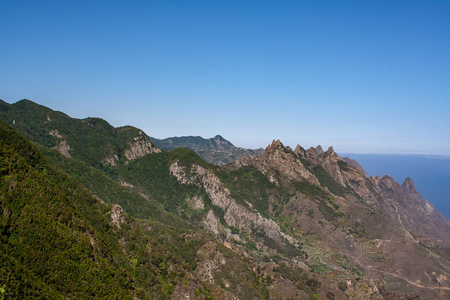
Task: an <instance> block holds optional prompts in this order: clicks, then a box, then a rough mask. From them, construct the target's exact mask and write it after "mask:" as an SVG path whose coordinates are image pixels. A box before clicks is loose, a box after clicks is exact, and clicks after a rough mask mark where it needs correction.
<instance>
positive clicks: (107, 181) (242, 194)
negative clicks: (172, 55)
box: [0, 101, 450, 299]
mask: <svg viewBox="0 0 450 300" xmlns="http://www.w3.org/2000/svg"><path fill="white" fill-rule="evenodd" d="M0 118H2V119H3V120H5V121H7V122H8V124H10V125H11V126H12V128H14V129H16V130H17V131H19V132H20V133H22V134H23V135H24V136H25V137H27V138H28V139H29V140H31V141H32V142H34V143H35V144H34V146H31V145H30V146H28V147H34V148H35V150H36V151H40V152H42V153H43V154H44V155H45V157H43V156H42V155H41V156H40V157H42V159H45V160H46V161H47V163H48V164H51V165H52V169H51V170H50V169H49V168H36V170H35V172H36V174H38V175H39V176H40V177H42V178H45V177H46V176H48V174H52V172H53V171H52V170H58V171H57V172H58V174H66V173H67V174H68V175H60V176H66V177H67V178H70V180H72V181H73V182H74V183H73V184H76V185H77V186H79V187H80V189H82V190H83V191H85V193H87V195H90V196H86V198H83V199H85V200H77V203H80V204H79V205H78V206H76V207H75V208H74V209H73V210H72V211H69V212H68V213H70V216H73V215H76V216H77V217H80V218H81V217H83V218H85V219H86V220H92V221H89V222H90V223H89V222H88V221H85V223H86V224H87V225H86V226H89V224H92V226H96V227H95V229H96V230H97V232H96V234H97V235H98V238H99V239H102V240H104V241H105V247H107V250H104V251H102V252H101V253H111V255H107V257H110V261H111V262H114V263H116V266H117V268H116V270H123V273H121V274H124V275H123V276H124V277H123V278H127V280H125V281H126V282H128V285H127V284H123V285H118V286H117V291H118V293H119V292H120V293H122V292H123V293H124V295H132V296H133V297H135V298H140V299H151V298H172V299H181V298H183V299H186V298H191V299H192V298H200V299H208V298H210V299H212V298H215V299H236V298H237V299H415V298H423V299H441V298H447V299H448V298H450V281H449V278H450V221H449V220H448V219H447V218H445V217H444V216H442V215H441V214H440V213H439V212H437V211H436V210H435V209H434V207H433V206H432V205H431V204H430V203H429V202H427V201H426V200H424V199H423V198H422V197H421V195H420V194H419V192H418V191H416V189H415V185H414V182H413V181H412V179H410V178H407V179H406V180H405V182H404V183H403V184H402V185H400V184H398V183H397V182H396V181H395V180H394V179H392V178H391V177H389V176H384V177H379V176H377V177H368V176H366V175H365V174H364V171H363V170H362V168H360V166H359V165H358V164H356V163H354V162H352V161H349V160H348V159H345V158H341V157H340V156H339V155H338V154H336V153H335V152H334V150H333V148H332V147H330V148H329V149H328V150H327V151H323V149H322V148H321V147H317V148H309V149H304V148H302V147H301V146H297V147H296V148H295V150H292V149H291V148H289V147H285V146H284V145H283V144H282V143H281V142H280V141H278V140H275V141H273V143H272V144H270V145H268V146H267V147H266V149H265V150H264V151H263V152H262V153H261V154H260V155H258V156H243V157H242V158H241V159H239V160H237V161H235V162H233V163H230V164H227V165H224V166H218V165H214V164H210V163H208V162H205V161H204V160H203V159H202V158H201V157H200V156H198V155H197V154H196V153H195V152H193V151H191V150H189V149H185V148H177V149H174V150H170V151H165V150H160V149H159V148H158V147H156V146H155V145H154V143H153V142H152V141H151V140H150V139H149V138H148V137H147V135H146V134H145V133H143V132H141V131H140V130H139V129H136V128H132V127H122V128H114V127H112V126H110V125H109V124H108V123H107V122H105V121H103V120H100V119H95V120H96V122H94V123H93V122H92V121H87V120H92V118H89V119H85V120H77V119H72V118H70V117H68V116H67V115H65V114H63V113H58V112H54V111H52V110H51V109H48V108H45V107H42V106H40V105H37V104H35V103H33V102H31V101H25V102H23V101H19V102H18V103H15V104H7V103H2V104H1V105H0ZM49 119H50V120H49ZM69 125H70V126H69ZM5 126H6V125H5ZM12 128H9V129H8V130H9V131H8V133H7V134H5V135H4V136H5V137H2V143H3V144H5V145H9V144H10V143H12V142H11V141H10V140H8V139H7V138H6V136H9V135H11V136H13V134H12V133H10V132H14V131H13V129H12ZM55 131H57V132H58V134H57V135H56V134H55ZM125 133H126V134H125ZM15 135H17V134H15ZM219 140H220V139H219ZM62 141H65V145H66V146H67V147H70V148H69V149H68V150H67V152H68V153H67V152H66V151H65V150H64V149H66V148H65V147H60V145H61V142H62ZM21 143H23V144H24V143H26V142H25V141H24V140H23V138H22V142H21ZM79 143H84V144H83V145H80V144H79ZM220 144H221V145H222V146H223V147H226V145H228V143H222V142H221V143H220ZM16 148H17V150H19V149H20V147H16ZM62 148H63V149H62ZM127 151H128V152H127ZM126 153H134V154H133V155H126ZM67 154H69V155H67ZM5 157H6V156H5ZM2 161H3V160H2ZM4 161H5V162H6V161H9V158H8V159H6V160H4ZM16 165H17V170H18V172H22V171H20V170H22V169H24V168H26V167H25V166H24V165H22V164H16ZM59 168H60V169H59ZM10 169H11V167H9V166H8V167H5V168H3V169H2V170H10ZM62 170H63V171H62ZM55 172H56V171H55ZM64 172H66V173H64ZM4 174H5V175H4ZM66 177H64V178H66ZM10 178H11V177H10V176H9V175H8V174H7V173H2V180H4V181H5V182H6V184H5V185H4V187H5V189H7V187H8V186H11V184H12V183H11V182H10V181H9V180H10ZM28 182H31V183H33V182H34V179H31V178H30V179H29V180H28ZM75 182H76V183H75ZM32 185H33V186H36V185H37V184H32ZM40 185H44V184H40ZM66 187H67V185H65V184H62V185H61V187H59V189H61V190H62V191H65V189H66ZM2 188H3V185H2ZM17 192H18V193H21V194H20V196H19V198H20V199H22V198H23V199H24V201H25V199H26V201H25V202H24V203H28V202H30V203H32V204H33V203H34V202H33V201H35V200H34V199H35V198H36V199H40V198H46V195H47V193H48V197H47V198H48V200H46V201H50V202H49V203H52V202H53V201H56V200H53V198H52V197H51V196H52V195H53V193H52V192H51V191H50V190H49V191H48V192H47V191H44V192H42V193H41V194H39V195H40V196H39V197H40V198H39V197H35V196H34V194H35V193H34V192H31V193H30V192H29V189H27V188H26V187H19V188H17ZM64 193H66V194H67V195H74V194H79V192H74V190H73V189H72V190H69V191H66V192H64ZM2 195H3V193H2ZM23 195H28V196H27V197H28V198H27V197H25V196H23ZM94 200H95V201H94ZM1 201H2V212H3V213H2V215H1V216H2V219H1V224H2V226H3V227H2V229H1V230H2V231H1V232H2V239H3V241H9V236H8V234H7V232H11V230H10V229H9V228H11V227H7V226H5V225H4V224H6V223H8V222H9V223H11V222H16V221H15V220H16V219H17V217H16V215H14V214H11V215H10V217H8V216H9V214H8V213H4V212H5V211H10V210H11V209H12V208H9V207H10V206H8V205H10V204H7V203H9V202H6V201H5V200H4V198H1ZM40 201H41V200H39V201H37V202H40ZM93 201H94V202H93ZM35 202H36V201H35ZM85 202H87V203H94V204H89V205H91V206H89V205H88V204H83V203H85ZM5 203H6V204H5ZM25 205H26V204H25ZM30 205H31V204H30ZM33 205H34V204H33ZM47 206H49V208H50V207H52V206H51V205H43V206H42V207H41V209H42V211H43V212H45V210H46V209H47ZM55 206H56V207H64V206H63V205H62V204H58V203H56V204H55ZM3 207H7V209H6V210H5V209H4V208H3ZM11 207H17V209H19V211H23V215H24V218H25V219H26V220H28V219H30V218H32V210H31V211H30V210H21V207H23V206H11ZM78 207H79V208H78ZM49 216H53V215H52V214H49ZM88 217H89V218H93V219H88ZM94 217H95V218H94ZM8 218H9V219H8ZM27 218H28V219H27ZM97 218H98V220H97ZM101 218H103V219H102V220H103V221H101V220H100V219H101ZM50 219H53V217H51V218H50ZM5 220H9V221H5ZM83 220H84V219H83ZM98 224H99V225H98ZM102 224H103V225H102ZM117 224H118V225H120V228H119V227H118V226H117ZM85 228H90V227H85ZM97 228H98V229H97ZM8 230H9V231H8ZM29 230H30V234H32V233H33V232H36V233H37V235H39V234H38V233H39V231H37V229H36V228H35V227H30V229H29ZM89 232H92V230H91V231H89ZM10 235H12V234H10ZM97 235H96V236H95V237H97ZM16 240H18V241H20V242H24V241H27V239H26V238H23V234H22V233H21V232H18V233H17V238H16ZM45 241H46V243H50V242H51V239H47V240H45ZM86 241H88V240H86ZM94 241H96V239H95V238H94ZM9 243H10V246H8V247H9V248H3V249H7V250H6V251H5V250H3V251H4V252H2V257H5V258H7V259H6V260H5V259H3V260H4V261H9V260H17V261H20V262H22V261H24V260H23V259H21V258H20V257H21V256H20V255H19V254H20V253H19V252H20V251H19V250H20V249H23V247H22V246H21V245H17V244H12V242H9ZM46 243H44V244H46ZM2 244H3V243H2ZM73 244H74V245H76V243H73ZM85 244H86V245H87V246H88V244H87V243H85ZM50 245H51V247H54V248H55V253H58V252H59V251H62V252H63V253H64V251H63V249H64V247H63V248H62V249H60V248H59V246H58V245H55V244H50ZM83 245H84V244H83ZM102 245H103V244H102ZM62 246H64V245H62ZM108 249H111V250H108ZM117 249H119V250H117ZM120 250H121V251H120ZM83 251H87V250H83ZM108 251H110V252H108ZM78 253H79V252H75V254H73V255H72V256H71V257H70V258H72V259H73V258H75V259H76V258H77V257H79V254H78ZM83 253H84V252H83ZM86 253H89V252H86ZM88 257H94V258H95V255H91V256H88ZM67 259H69V258H68V257H65V256H61V261H63V262H64V261H66V260H67ZM45 261H46V260H43V261H42V263H45ZM87 262H88V260H87ZM105 263H106V262H105ZM30 265H31V266H30ZM24 266H25V267H27V268H31V267H32V266H33V264H32V261H24ZM2 270H8V268H5V269H3V267H2ZM33 270H34V269H33ZM81 270H84V269H81ZM66 271H67V269H66ZM33 272H35V273H36V274H38V275H39V274H43V273H42V272H43V271H42V270H40V269H37V270H36V271H33ZM67 272H69V273H70V271H67ZM44 274H46V273H44ZM102 276H103V277H102ZM3 278H8V279H7V280H5V279H3ZM108 278H110V277H108V276H107V275H105V274H100V275H99V277H98V280H100V281H101V282H102V283H101V284H105V285H106V284H108V282H109V281H108ZM0 280H1V281H0V286H2V285H3V284H6V290H7V291H8V289H9V287H10V286H15V287H16V288H15V289H17V290H20V286H21V285H20V283H21V282H22V281H21V280H23V279H16V278H14V277H13V276H12V275H11V274H10V273H8V274H7V275H6V276H4V275H2V276H1V277H0ZM39 280H40V281H39ZM27 282H30V284H32V285H36V286H38V285H39V284H44V283H45V284H46V285H50V284H51V283H52V281H49V279H48V278H47V277H45V276H43V277H41V279H39V278H38V277H37V276H36V277H30V279H28V281H27ZM61 285H62V286H63V287H65V286H66V285H70V284H69V282H67V281H61ZM93 286H95V284H94V283H93ZM92 288H93V287H92ZM67 289H68V288H66V290H67ZM66 290H64V291H63V292H61V297H66V298H67V297H69V298H70V297H72V298H73V297H74V296H73V295H72V294H70V293H67V292H66ZM89 291H92V290H89ZM77 295H83V297H85V298H89V296H88V294H86V293H81V292H80V294H77ZM91 295H95V291H94V292H92V294H91ZM91 297H93V296H91ZM105 297H107V298H111V297H114V296H113V295H106V296H105ZM118 297H122V296H118ZM78 298H79V297H78Z"/></svg>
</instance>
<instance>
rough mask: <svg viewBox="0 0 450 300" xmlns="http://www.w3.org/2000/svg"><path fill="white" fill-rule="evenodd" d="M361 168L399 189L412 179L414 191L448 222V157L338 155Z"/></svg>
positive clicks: (449, 179) (449, 172)
mask: <svg viewBox="0 0 450 300" xmlns="http://www.w3.org/2000/svg"><path fill="white" fill-rule="evenodd" d="M339 155H340V156H341V157H344V156H347V157H350V158H352V159H354V160H356V161H357V162H359V163H360V164H361V166H362V167H363V168H364V169H365V170H366V172H367V173H368V174H369V175H372V176H376V175H380V176H381V177H383V176H384V175H389V176H391V177H393V178H394V179H395V181H397V182H398V183H399V184H400V185H401V184H402V183H403V181H404V180H405V178H406V177H410V178H412V180H413V181H414V183H415V186H416V190H417V191H418V192H419V193H420V194H421V195H422V197H424V198H425V199H426V200H428V201H430V202H431V204H433V206H434V207H435V208H436V209H437V210H438V211H439V212H440V213H442V214H443V215H444V216H446V217H447V218H449V219H450V157H442V156H431V155H381V154H342V155H341V154H339Z"/></svg>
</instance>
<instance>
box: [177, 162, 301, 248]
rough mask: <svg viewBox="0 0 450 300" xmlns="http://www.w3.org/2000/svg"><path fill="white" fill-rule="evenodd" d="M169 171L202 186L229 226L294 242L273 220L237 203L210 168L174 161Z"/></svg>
mask: <svg viewBox="0 0 450 300" xmlns="http://www.w3.org/2000/svg"><path fill="white" fill-rule="evenodd" d="M170 173H171V174H172V175H173V176H175V177H176V178H177V180H178V182H180V183H182V184H194V185H196V186H203V187H204V189H205V191H206V193H207V194H208V196H209V198H210V199H211V203H212V204H214V205H216V206H218V207H220V208H221V209H223V211H224V219H225V221H226V223H227V224H228V225H229V226H232V227H236V228H238V229H244V230H248V231H250V232H252V231H254V230H258V231H260V232H262V233H263V234H265V235H266V236H268V237H269V238H271V239H273V240H275V241H277V242H279V243H284V240H285V239H286V240H288V241H289V242H291V243H294V239H293V238H292V237H291V236H289V235H286V234H284V233H283V232H281V229H280V226H278V224H276V223H275V222H274V221H273V220H269V219H267V218H264V217H262V216H261V215H260V214H259V213H255V212H252V211H250V210H248V209H247V208H245V207H244V206H243V205H241V204H238V203H237V202H236V201H235V200H234V199H233V198H232V197H231V195H230V191H229V190H228V189H227V188H226V187H225V186H224V185H223V183H222V182H221V181H220V179H219V178H218V177H217V176H216V175H215V174H214V172H212V171H211V170H208V169H206V168H203V167H201V166H198V165H192V166H190V170H188V168H186V167H183V166H181V165H179V164H178V162H174V163H172V165H171V166H170ZM210 219H212V216H210ZM210 223H211V222H210Z"/></svg>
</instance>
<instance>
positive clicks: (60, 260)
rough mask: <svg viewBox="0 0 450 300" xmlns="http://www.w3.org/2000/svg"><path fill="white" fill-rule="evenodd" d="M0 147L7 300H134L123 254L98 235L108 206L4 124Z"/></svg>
mask: <svg viewBox="0 0 450 300" xmlns="http://www.w3.org/2000/svg"><path fill="white" fill-rule="evenodd" d="M0 147H1V159H0V164H1V167H0V169H1V196H0V197H1V198H0V199H1V212H2V214H1V240H2V242H1V244H2V246H1V264H2V266H1V268H0V270H1V275H0V278H1V281H2V283H1V284H2V285H4V286H5V289H6V293H7V295H8V297H11V298H22V299H24V298H30V297H33V298H52V299H58V298H66V297H71V298H90V297H92V295H98V296H99V297H106V296H107V295H110V296H111V297H112V298H130V299H131V298H132V297H131V295H132V293H133V292H132V291H133V284H132V281H131V278H130V277H129V275H128V274H127V273H126V271H125V270H124V269H123V268H122V267H121V265H120V262H119V260H120V259H121V255H120V252H119V251H117V249H115V250H116V251H114V249H111V248H109V247H108V246H107V245H106V244H105V241H104V238H103V237H102V235H101V234H99V231H103V232H104V233H105V230H107V228H105V226H106V227H107V226H108V222H107V221H106V220H105V218H104V217H103V214H104V213H106V211H105V207H104V206H101V205H98V202H97V201H96V200H95V199H94V198H93V197H92V196H91V195H90V193H89V192H88V191H87V190H86V189H85V188H83V187H82V186H81V185H80V184H79V183H78V182H76V181H75V180H73V179H71V178H70V177H68V176H67V175H65V174H64V173H63V172H62V171H60V170H59V169H57V168H55V167H54V166H53V165H52V164H50V163H49V162H48V160H47V159H46V158H45V157H43V156H42V155H41V154H40V153H39V152H38V151H37V150H36V149H35V148H34V147H33V146H32V145H31V144H29V143H28V142H27V141H25V140H24V139H23V138H22V137H20V136H19V135H18V134H17V133H16V132H15V131H14V130H12V129H11V128H8V127H7V125H6V124H5V123H4V122H3V121H2V122H1V123H0ZM98 210H100V211H101V213H97V211H98ZM94 224H95V226H94ZM105 234H106V233H105Z"/></svg>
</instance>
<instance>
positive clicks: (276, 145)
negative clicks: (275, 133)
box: [266, 140, 284, 151]
mask: <svg viewBox="0 0 450 300" xmlns="http://www.w3.org/2000/svg"><path fill="white" fill-rule="evenodd" d="M283 147H284V145H283V143H282V142H281V141H280V140H273V141H272V144H270V145H268V146H267V147H266V151H270V150H275V149H279V148H283Z"/></svg>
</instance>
